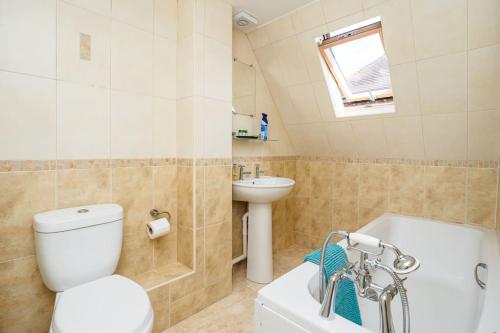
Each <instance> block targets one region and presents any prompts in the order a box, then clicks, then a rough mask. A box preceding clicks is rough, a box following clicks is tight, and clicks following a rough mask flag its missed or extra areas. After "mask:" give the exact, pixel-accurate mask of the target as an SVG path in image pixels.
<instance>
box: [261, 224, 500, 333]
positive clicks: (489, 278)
mask: <svg viewBox="0 0 500 333" xmlns="http://www.w3.org/2000/svg"><path fill="white" fill-rule="evenodd" d="M358 232H361V233H365V234H368V235H372V236H375V237H377V238H380V239H382V240H383V241H385V242H387V243H392V244H394V245H396V246H397V247H399V248H400V249H401V250H402V252H403V253H407V254H410V255H412V256H415V257H416V258H418V259H419V260H420V263H421V267H420V268H419V269H418V270H417V271H415V272H413V273H411V274H409V275H408V281H407V282H406V283H405V286H406V288H407V289H408V299H409V304H410V316H411V332H414V333H434V332H443V333H445V332H450V333H472V332H481V333H482V332H484V333H493V332H499V333H500V256H499V251H498V248H497V241H496V237H495V235H494V234H495V233H494V232H492V231H489V230H484V229H480V228H475V227H469V226H462V225H456V224H450V223H444V222H439V221H432V220H428V219H421V218H414V217H407V216H401V215H395V214H384V215H382V216H381V217H379V218H378V219H376V220H374V221H373V222H371V223H370V224H368V225H366V226H365V227H363V228H362V229H360V230H359V231H358ZM341 244H342V242H341ZM386 252H387V253H386V254H385V255H384V258H383V260H384V262H386V263H392V260H393V259H394V257H393V255H392V254H391V253H389V252H390V251H386ZM357 256H358V255H357V254H356V253H352V256H351V254H349V257H350V261H351V262H354V261H357V260H358V258H357ZM385 256H387V257H385ZM480 262H484V263H486V264H487V265H488V270H487V271H485V270H482V269H479V272H480V278H481V280H483V281H486V282H487V288H486V290H482V289H480V288H479V286H478V285H477V283H476V281H475V279H474V268H475V266H476V264H478V263H480ZM317 271H318V266H317V265H315V264H312V263H303V264H301V265H300V266H298V267H297V268H295V269H294V270H292V271H290V272H289V273H287V274H285V275H284V276H282V277H281V278H279V279H277V280H275V281H274V282H273V283H271V284H269V285H267V286H266V287H264V288H262V289H261V290H260V291H259V293H258V296H257V298H256V300H255V317H254V332H256V333H268V332H273V333H274V332H287V333H288V332H314V333H316V332H318V333H320V332H325V333H326V332H334V333H358V332H359V333H363V332H378V331H379V310H378V303H376V302H372V301H368V300H365V299H362V298H359V303H360V308H361V317H362V320H363V326H362V327H361V326H358V325H356V324H354V323H352V322H350V321H348V320H346V319H344V318H342V317H340V316H338V315H336V316H335V318H334V319H325V318H322V317H320V316H319V315H318V312H319V307H320V305H319V303H318V302H317V301H316V300H315V299H314V298H313V297H312V296H311V293H310V290H313V289H317V282H316V281H317V280H318V279H317ZM389 281H390V280H389V279H388V278H387V277H386V275H385V273H384V272H379V273H377V274H375V276H374V282H379V283H381V284H388V283H389ZM392 311H393V318H394V324H395V328H396V332H401V324H402V320H401V303H400V301H399V296H396V298H395V301H394V302H393V305H392Z"/></svg>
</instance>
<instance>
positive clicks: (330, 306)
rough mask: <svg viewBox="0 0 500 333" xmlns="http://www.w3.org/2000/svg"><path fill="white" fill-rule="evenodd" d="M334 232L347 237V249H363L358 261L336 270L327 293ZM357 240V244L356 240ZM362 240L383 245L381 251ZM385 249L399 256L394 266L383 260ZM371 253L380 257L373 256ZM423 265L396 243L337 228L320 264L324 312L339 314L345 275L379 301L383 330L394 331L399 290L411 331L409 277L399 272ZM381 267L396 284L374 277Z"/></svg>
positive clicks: (362, 292)
mask: <svg viewBox="0 0 500 333" xmlns="http://www.w3.org/2000/svg"><path fill="white" fill-rule="evenodd" d="M334 236H338V237H342V238H344V239H346V240H347V250H355V251H358V252H360V260H359V262H358V263H355V264H349V265H348V266H349V267H347V268H342V269H340V270H338V271H337V272H335V273H334V274H332V276H331V277H330V279H329V282H328V287H327V288H326V294H325V284H326V281H325V270H324V262H325V254H326V248H327V246H328V243H329V242H330V240H331V238H332V237H334ZM352 242H354V244H353V243H352ZM359 244H362V245H365V246H371V247H376V248H379V249H381V250H380V252H379V253H374V252H370V251H368V250H365V249H361V248H359V247H358V245H359ZM385 249H389V250H391V251H392V252H394V254H395V255H396V259H395V260H394V261H393V263H392V267H389V266H388V265H386V264H384V263H382V262H381V259H380V256H381V255H382V254H383V253H384V250H385ZM369 255H372V256H374V257H376V258H375V259H370V258H369ZM419 266H420V263H419V261H418V260H417V259H416V258H414V257H412V256H410V255H406V254H403V253H402V252H401V251H400V250H399V249H398V248H397V247H396V246H395V245H393V244H389V243H384V242H382V241H381V240H379V239H377V238H375V237H372V236H368V235H363V234H359V233H348V232H346V231H333V232H331V233H330V234H329V235H328V236H327V237H326V239H325V241H324V243H323V247H322V249H321V257H320V265H319V274H318V275H319V279H320V281H319V302H320V303H321V308H320V313H319V314H320V316H322V317H326V318H327V317H333V316H334V314H335V298H336V292H337V290H338V285H339V282H340V281H341V280H342V279H349V280H351V281H353V282H354V284H355V285H356V287H357V290H358V295H359V296H360V297H363V298H367V299H369V300H372V301H378V302H379V311H380V332H382V333H393V332H394V325H393V319H392V312H391V302H392V300H393V299H394V297H395V296H396V295H397V294H398V293H399V295H400V297H401V304H402V307H403V332H404V333H409V332H410V313H409V305H408V298H407V296H406V289H405V287H404V286H403V282H404V280H405V279H401V278H400V277H399V274H409V273H411V272H413V271H415V270H416V269H418V267H419ZM376 269H381V270H383V271H385V272H386V273H388V274H389V275H390V276H391V278H392V279H393V281H394V282H393V284H390V285H388V286H385V287H383V286H380V285H378V284H376V283H375V282H373V281H372V271H374V270H376Z"/></svg>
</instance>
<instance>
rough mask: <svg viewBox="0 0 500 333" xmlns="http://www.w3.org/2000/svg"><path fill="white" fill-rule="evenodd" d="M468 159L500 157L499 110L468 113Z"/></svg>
mask: <svg viewBox="0 0 500 333" xmlns="http://www.w3.org/2000/svg"><path fill="white" fill-rule="evenodd" d="M468 122H469V128H468V137H469V149H468V158H469V159H470V160H496V159H498V158H500V110H498V111H485V112H471V113H469V118H468Z"/></svg>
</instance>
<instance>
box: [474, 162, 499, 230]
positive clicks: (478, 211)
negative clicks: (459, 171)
mask: <svg viewBox="0 0 500 333" xmlns="http://www.w3.org/2000/svg"><path fill="white" fill-rule="evenodd" d="M467 172H468V177H467V179H468V182H467V223H471V224H479V225H481V226H483V227H488V228H494V227H495V212H496V199H497V195H498V194H497V181H498V170H496V169H475V168H471V169H468V171H467ZM497 223H498V221H497Z"/></svg>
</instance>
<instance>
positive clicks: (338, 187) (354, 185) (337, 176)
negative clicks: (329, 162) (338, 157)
mask: <svg viewBox="0 0 500 333" xmlns="http://www.w3.org/2000/svg"><path fill="white" fill-rule="evenodd" d="M359 175H360V168H359V164H357V163H336V164H335V169H334V175H333V202H334V203H345V204H349V205H351V206H352V205H357V204H358V186H359V179H360V178H359Z"/></svg>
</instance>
